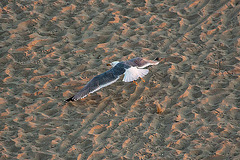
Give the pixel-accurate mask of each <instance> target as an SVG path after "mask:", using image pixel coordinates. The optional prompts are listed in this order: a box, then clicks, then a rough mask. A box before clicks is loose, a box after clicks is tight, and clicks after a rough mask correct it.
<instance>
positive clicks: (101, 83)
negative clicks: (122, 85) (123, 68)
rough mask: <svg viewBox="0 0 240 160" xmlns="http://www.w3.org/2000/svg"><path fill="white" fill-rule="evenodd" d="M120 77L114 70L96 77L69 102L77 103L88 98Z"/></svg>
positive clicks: (69, 99)
mask: <svg viewBox="0 0 240 160" xmlns="http://www.w3.org/2000/svg"><path fill="white" fill-rule="evenodd" d="M119 77H120V75H118V76H116V75H115V74H114V73H113V70H111V69H110V70H108V71H106V72H104V73H102V74H100V75H98V76H96V77H94V78H93V79H92V80H91V81H89V82H88V83H87V84H86V85H85V86H84V87H83V88H82V89H81V90H80V91H79V92H78V93H77V94H76V95H74V96H73V97H70V98H68V99H67V100H65V101H67V102H69V101H77V100H78V99H82V98H84V97H86V96H87V95H88V94H90V93H93V92H96V91H97V90H99V89H101V88H103V87H106V86H108V85H110V84H112V83H114V82H116V81H117V80H118V79H119Z"/></svg>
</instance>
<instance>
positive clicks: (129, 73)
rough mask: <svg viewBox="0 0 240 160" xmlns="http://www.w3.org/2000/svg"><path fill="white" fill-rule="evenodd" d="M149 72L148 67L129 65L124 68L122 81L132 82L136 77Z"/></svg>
mask: <svg viewBox="0 0 240 160" xmlns="http://www.w3.org/2000/svg"><path fill="white" fill-rule="evenodd" d="M148 72H149V70H148V69H140V68H137V67H130V68H128V69H126V71H125V73H124V77H123V81H124V82H132V81H135V80H137V79H138V78H142V77H144V76H145V75H147V74H148Z"/></svg>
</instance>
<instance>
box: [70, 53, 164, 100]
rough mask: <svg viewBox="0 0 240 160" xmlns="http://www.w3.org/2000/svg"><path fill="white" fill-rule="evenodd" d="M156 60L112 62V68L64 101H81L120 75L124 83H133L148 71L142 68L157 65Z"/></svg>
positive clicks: (140, 59) (136, 59)
mask: <svg viewBox="0 0 240 160" xmlns="http://www.w3.org/2000/svg"><path fill="white" fill-rule="evenodd" d="M157 60H158V58H156V59H155V60H147V59H143V58H140V57H137V58H133V59H131V60H128V61H122V62H119V61H114V62H112V63H110V64H108V65H110V66H112V68H111V69H110V70H108V71H106V72H104V73H102V74H100V75H97V76H96V77H94V78H93V79H92V80H90V81H89V82H88V83H87V84H86V85H85V86H84V87H83V88H82V89H81V90H80V91H79V92H78V93H77V94H76V95H74V96H72V97H70V98H68V99H67V100H65V101H67V102H69V101H77V100H79V99H82V98H84V97H86V96H87V95H88V94H90V93H93V92H96V91H98V90H99V89H101V88H103V87H106V86H108V85H110V84H112V83H114V82H116V81H117V80H118V79H119V78H120V76H121V75H122V74H124V77H123V81H124V82H132V81H133V82H135V80H137V79H138V78H142V77H144V76H145V75H147V74H148V72H149V70H148V69H144V68H146V67H147V66H150V65H157V64H158V63H159V62H158V61H157Z"/></svg>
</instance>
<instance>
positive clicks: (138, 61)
mask: <svg viewBox="0 0 240 160" xmlns="http://www.w3.org/2000/svg"><path fill="white" fill-rule="evenodd" d="M126 63H127V64H129V65H130V66H133V67H138V68H145V67H147V66H150V65H157V64H158V63H159V62H158V61H153V60H147V59H144V58H141V57H137V58H133V59H130V60H128V61H126Z"/></svg>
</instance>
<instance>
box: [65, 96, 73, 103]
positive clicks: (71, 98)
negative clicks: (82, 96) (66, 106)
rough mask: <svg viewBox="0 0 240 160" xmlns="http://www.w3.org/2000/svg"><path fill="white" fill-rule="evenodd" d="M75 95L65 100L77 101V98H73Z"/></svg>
mask: <svg viewBox="0 0 240 160" xmlns="http://www.w3.org/2000/svg"><path fill="white" fill-rule="evenodd" d="M73 97H74V96H72V97H70V98H68V99H66V100H65V101H66V102H70V101H75V100H74V99H73Z"/></svg>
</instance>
